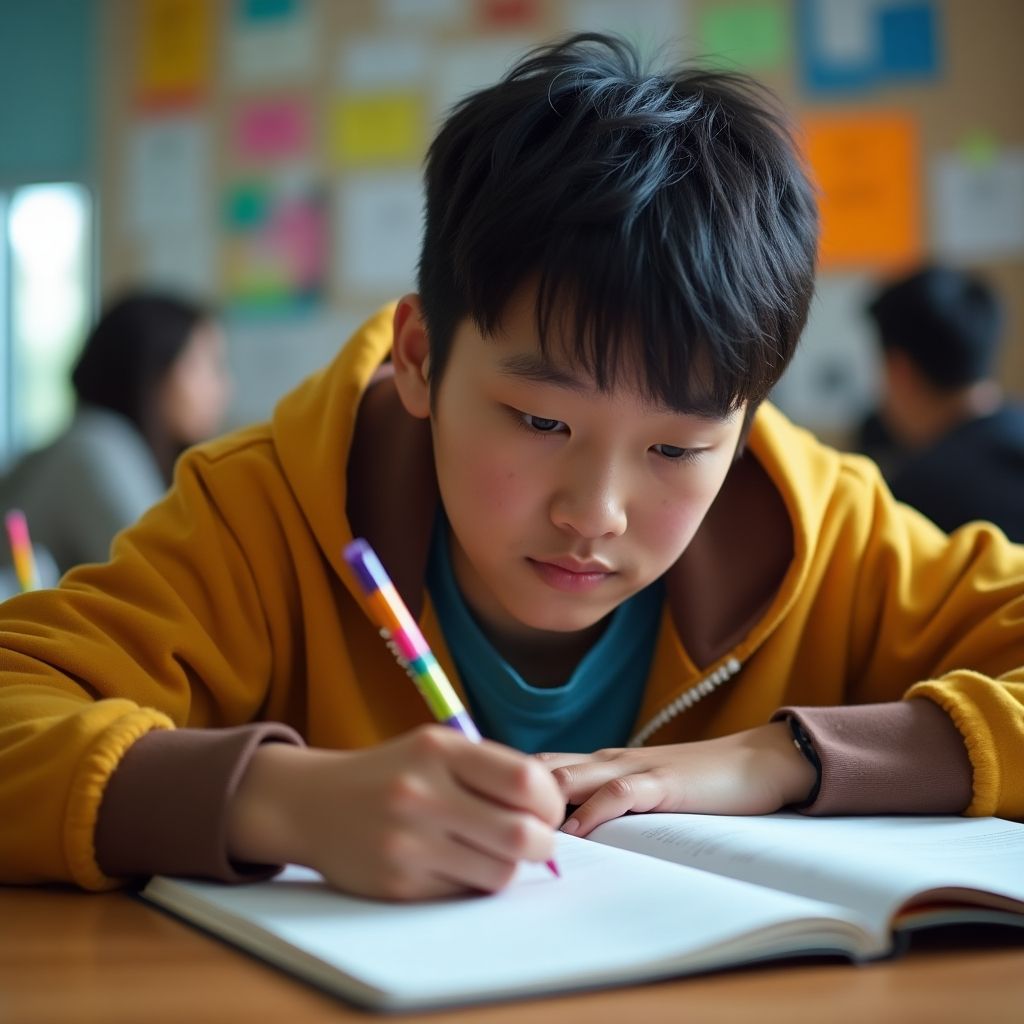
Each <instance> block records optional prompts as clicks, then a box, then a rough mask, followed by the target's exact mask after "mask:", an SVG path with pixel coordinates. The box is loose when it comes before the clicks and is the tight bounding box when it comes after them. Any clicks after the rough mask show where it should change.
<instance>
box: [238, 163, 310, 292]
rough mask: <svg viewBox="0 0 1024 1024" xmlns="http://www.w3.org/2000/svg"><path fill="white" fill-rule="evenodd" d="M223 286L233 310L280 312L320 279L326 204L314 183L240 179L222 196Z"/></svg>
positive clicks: (308, 290)
mask: <svg viewBox="0 0 1024 1024" xmlns="http://www.w3.org/2000/svg"><path fill="white" fill-rule="evenodd" d="M224 228H225V231H224V249H223V256H224V267H223V269H224V292H225V295H226V298H227V303H228V305H229V307H230V308H231V310H232V311H233V312H284V311H288V310H296V309H304V308H307V307H308V306H310V305H311V304H312V303H314V302H315V301H316V300H318V299H319V298H320V297H321V295H322V293H323V287H324V283H325V275H326V268H327V259H326V239H327V225H326V210H325V206H324V202H323V193H322V190H321V189H320V188H318V187H317V186H316V185H315V183H313V182H312V181H308V182H305V183H301V182H298V183H297V182H295V181H291V182H288V183H287V184H285V183H284V182H283V180H279V181H276V182H270V181H242V182H236V183H235V184H234V185H232V186H231V187H230V188H229V189H228V191H227V193H226V195H225V198H224Z"/></svg>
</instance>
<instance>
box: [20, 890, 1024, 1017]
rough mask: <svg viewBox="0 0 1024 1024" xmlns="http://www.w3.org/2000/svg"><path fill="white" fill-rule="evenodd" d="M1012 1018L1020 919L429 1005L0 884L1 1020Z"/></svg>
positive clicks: (52, 893) (118, 901)
mask: <svg viewBox="0 0 1024 1024" xmlns="http://www.w3.org/2000/svg"><path fill="white" fill-rule="evenodd" d="M356 1019H360V1020H364V1021H365V1020H371V1019H372V1020H381V1021H388V1020H396V1021H402V1022H403V1024H404V1022H410V1024H411V1022H417V1021H431V1022H434V1024H437V1022H438V1021H454V1022H456V1024H476V1022H482V1024H483V1022H487V1024H519V1022H522V1021H524V1020H528V1021H529V1022H530V1024H556V1022H557V1024H572V1022H576V1021H579V1022H584V1021H585V1022H587V1024H621V1022H623V1021H625V1022H629V1024H651V1022H658V1021H672V1022H686V1024H689V1022H703V1021H726V1022H730V1021H740V1022H744V1024H746V1022H752V1024H774V1022H779V1024H802V1022H806V1024H834V1022H837V1021H839V1022H842V1021H864V1022H868V1024H890V1022H891V1024H897V1022H898V1024H910V1022H914V1021H927V1022H929V1024H939V1022H951V1024H952V1022H954V1021H956V1022H963V1021H968V1022H971V1024H1004V1022H1005V1024H1011V1022H1012V1024H1021V1022H1022V1021H1024V930H1019V929H1018V930H1016V931H1013V930H1010V929H1003V930H1000V931H999V932H997V933H994V932H992V931H984V930H981V929H974V930H971V931H966V930H961V931H959V932H958V933H957V934H956V936H955V939H954V938H953V937H952V936H950V935H949V934H948V933H947V934H942V935H939V934H935V935H932V936H922V937H919V939H918V940H916V945H915V948H914V949H912V950H911V951H910V952H909V953H908V954H907V955H905V956H904V957H902V958H901V959H899V960H895V961H887V962H884V963H876V964H870V965H867V966H859V967H855V966H852V965H848V964H845V963H838V962H828V963H816V964H815V963H808V962H806V961H804V962H801V963H789V964H786V965H771V966H765V967H760V968H753V969H744V970H736V971H730V972H726V973H722V974H715V975H706V976H703V977H696V978H688V979H681V980H679V981H672V982H666V983H661V984H655V985H644V986H638V987H634V988H620V989H609V990H607V991H602V992H589V993H585V994H582V995H573V996H562V997H558V998H553V999H543V1000H536V999H535V1000H528V1001H522V1002H515V1003H504V1004H498V1005H493V1006H487V1007H474V1008H470V1009H463V1010H447V1011H439V1012H436V1013H429V1014H410V1015H398V1016H387V1017H384V1016H380V1015H374V1014H368V1013H365V1012H362V1011H360V1010H357V1009H354V1008H353V1007H351V1006H350V1005H348V1004H346V1003H343V1002H340V1001H338V1000H336V999H334V998H333V997H330V996H327V995H325V994H323V993H321V992H319V991H318V990H316V989H314V988H312V987H310V986H308V985H306V984H304V983H302V982H300V981H298V980H295V979H293V978H291V977H289V976H288V975H286V974H283V973H281V972H280V971H277V970H275V969H273V968H271V967H268V966H266V965H265V964H262V963H261V962H259V961H257V960H255V959H253V958H251V957H249V956H247V955H245V954H243V953H240V952H237V951H236V950H234V949H232V948H230V947H228V946H226V945H223V944H222V943H220V942H218V941H216V940H214V939H212V938H210V937H208V936H206V935H204V934H203V933H201V932H198V931H196V930H195V929H193V928H191V927H190V926H188V925H185V924H183V923H181V922H179V921H177V920H175V919H173V918H171V917H169V916H167V915H165V914H163V913H162V912H160V911H158V910H156V909H155V908H152V907H149V906H147V905H145V904H143V903H141V902H139V901H138V900H136V899H134V898H132V897H131V896H129V895H126V894H124V893H107V894H104V895H91V894H86V893H79V892H72V891H69V890H65V889H56V888H49V889H17V888H3V887H0V1021H3V1022H4V1024H44V1022H45V1024H91V1022H95V1024H207V1022H210V1024H214V1022H215V1024H230V1022H234V1021H240V1022H244V1024H258V1022H263V1021H274V1022H278V1021H280V1022H286V1024H320V1022H325V1021H333V1022H338V1021H346V1020H356Z"/></svg>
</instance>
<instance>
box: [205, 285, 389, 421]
mask: <svg viewBox="0 0 1024 1024" xmlns="http://www.w3.org/2000/svg"><path fill="white" fill-rule="evenodd" d="M373 310H374V306H373V305H372V304H369V305H366V306H365V307H361V308H360V309H359V310H357V311H353V312H346V313H339V312H337V311H334V310H329V309H322V310H318V311H314V312H310V314H309V315H308V316H302V317H293V318H290V319H289V320H288V323H287V328H286V329H285V328H282V325H281V323H280V322H279V321H277V320H276V319H275V318H273V317H271V318H269V319H267V320H262V321H261V320H257V319H253V318H251V317H248V318H241V319H234V318H228V319H227V320H226V321H225V328H226V331H227V338H228V358H229V362H230V365H231V374H232V377H233V378H234V384H235V386H234V389H233V395H234V397H233V399H232V403H231V410H230V413H229V423H228V425H229V426H240V425H242V424H245V423H253V422H258V421H260V420H264V419H267V418H268V417H269V416H270V414H271V412H272V411H273V408H274V406H275V405H276V404H277V401H278V399H279V398H281V396H282V395H284V394H286V393H287V392H288V391H290V390H291V389H292V388H293V387H295V386H296V385H297V384H299V383H300V382H301V381H302V380H303V379H305V378H306V377H307V376H309V374H311V373H314V372H315V371H316V370H319V369H320V368H321V367H322V366H325V365H326V364H327V363H329V362H330V361H331V360H332V359H333V358H334V356H335V355H337V353H338V351H339V350H340V349H341V347H342V345H344V344H345V341H346V339H348V338H349V337H350V336H351V335H352V334H353V332H354V331H355V330H356V328H357V327H358V326H359V325H360V324H361V323H362V322H363V321H364V320H365V319H366V318H367V317H368V316H370V315H371V314H372V313H373Z"/></svg>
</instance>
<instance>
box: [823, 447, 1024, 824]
mask: <svg viewBox="0 0 1024 1024" xmlns="http://www.w3.org/2000/svg"><path fill="white" fill-rule="evenodd" d="M852 466H853V468H854V470H855V471H857V472H858V475H860V476H861V477H862V479H861V484H862V488H861V494H862V495H863V494H866V495H867V499H866V500H867V502H868V503H869V504H868V509H867V510H865V509H864V508H863V506H862V507H861V512H864V511H867V512H868V514H866V515H861V516H859V517H857V520H856V521H859V522H861V523H862V524H863V525H860V526H858V527H857V529H858V530H860V531H861V532H860V537H859V542H858V543H856V545H855V546H854V547H853V549H854V550H856V551H857V553H858V557H856V558H855V559H854V561H853V567H852V569H851V573H850V576H849V577H848V582H849V584H850V588H851V593H850V601H851V604H850V606H849V628H850V632H849V634H848V645H847V657H848V659H849V670H850V676H849V678H850V679H851V681H852V682H851V686H850V689H849V692H848V702H849V703H854V704H873V703H875V702H880V701H886V700H893V699H895V698H896V697H897V696H900V695H902V696H903V697H904V698H905V699H907V701H908V703H910V704H912V705H916V704H918V703H919V702H920V701H926V702H930V703H931V704H933V705H934V706H936V707H937V708H938V709H940V710H941V711H942V712H943V713H944V714H943V715H942V716H941V728H939V725H938V724H937V723H939V721H940V720H938V719H930V721H929V723H926V724H925V725H924V727H923V729H924V731H922V732H911V733H907V735H908V736H910V735H917V736H925V735H926V734H927V735H929V736H931V740H929V741H928V749H929V750H931V752H932V755H936V752H938V751H945V753H942V754H938V755H936V756H935V757H932V764H933V766H936V765H938V764H939V763H940V762H943V761H944V762H945V765H946V767H948V768H952V767H953V766H955V764H956V763H957V760H958V759H961V760H962V759H963V758H964V752H966V761H967V763H968V764H969V773H970V777H971V779H972V787H971V792H970V794H969V798H968V799H967V801H966V808H965V813H967V814H970V815H1000V816H1003V817H1007V818H1024V546H1020V545H1016V544H1012V543H1011V542H1010V541H1008V540H1007V539H1006V537H1005V535H1004V534H1002V533H1001V532H1000V531H999V530H998V529H997V528H995V527H993V526H990V525H989V524H981V523H976V524H971V525H968V526H965V527H962V528H961V529H959V530H957V531H956V532H954V533H953V534H950V535H947V534H945V533H943V532H942V531H941V530H940V529H939V528H938V527H936V526H935V525H934V524H932V523H931V522H930V521H929V520H927V519H926V518H925V517H924V516H922V515H921V514H920V513H918V512H916V511H915V510H913V509H911V508H909V507H908V506H906V505H903V504H900V503H898V502H896V501H895V500H894V499H893V498H892V495H891V494H890V493H889V491H888V488H887V487H886V486H885V484H884V483H883V482H882V481H881V480H880V478H879V477H878V474H877V471H876V470H874V468H873V467H871V468H870V470H867V471H865V469H864V466H863V460H860V461H857V462H853V463H852ZM858 466H859V467H860V469H859V470H857V467H858ZM864 476H866V477H867V479H866V481H865V480H864V479H863V478H864ZM865 484H866V486H863V485H865ZM851 521H854V520H851ZM833 639H834V638H833ZM908 679H909V680H912V681H913V682H912V684H911V685H909V686H906V685H903V686H902V687H900V688H899V689H900V692H897V693H893V690H894V688H895V687H894V681H895V680H908ZM894 714H895V716H896V717H894V718H892V720H891V722H892V728H893V729H894V730H895V733H894V734H900V733H901V729H902V728H903V727H902V726H901V725H900V721H902V720H901V719H899V715H901V714H902V715H904V717H905V718H906V712H905V711H897V712H894ZM869 719H870V721H869ZM907 721H908V722H909V721H910V719H909V718H907ZM915 721H916V722H917V726H918V727H922V723H923V722H924V719H922V718H917V719H915ZM879 723H881V725H880V726H879ZM863 724H864V728H865V729H866V730H867V732H866V733H865V736H867V735H868V734H869V733H872V730H874V733H873V734H874V735H875V736H876V738H877V737H878V736H879V735H881V736H884V735H885V731H886V729H888V728H889V726H888V725H886V724H885V722H884V721H883V719H881V718H879V717H878V716H877V714H876V715H874V716H872V715H868V716H866V717H864V718H863ZM904 724H906V723H904ZM932 726H934V728H932ZM950 726H952V728H950ZM879 727H880V728H881V733H879V732H878V728H879ZM810 728H811V731H812V732H813V731H814V729H815V726H814V724H813V723H810ZM851 728H852V727H851ZM822 729H823V732H822V742H823V743H824V744H828V743H830V742H833V741H834V740H835V738H836V733H835V729H834V728H833V727H832V726H828V727H827V728H826V727H825V726H824V725H823V726H822ZM830 737H831V739H830ZM949 737H958V738H959V740H960V745H959V746H958V747H955V748H954V747H950V746H949V743H948V739H949ZM865 742H867V743H868V747H870V742H869V741H868V740H865ZM922 742H923V741H922ZM920 754H921V758H922V759H924V761H927V759H928V756H929V755H928V752H927V751H926V750H925V749H924V748H921V750H920ZM929 774H931V776H932V777H933V778H932V781H933V782H934V781H935V779H936V778H938V776H935V774H934V772H929V771H925V772H924V773H923V774H922V775H920V776H919V777H918V779H917V781H918V783H919V784H920V785H925V783H926V781H927V780H926V776H928V775H929ZM823 775H824V765H823ZM955 793H956V787H955V785H954V786H953V787H952V789H951V790H949V791H948V793H947V795H949V794H953V796H954V802H955V800H956V799H957V798H956V797H955Z"/></svg>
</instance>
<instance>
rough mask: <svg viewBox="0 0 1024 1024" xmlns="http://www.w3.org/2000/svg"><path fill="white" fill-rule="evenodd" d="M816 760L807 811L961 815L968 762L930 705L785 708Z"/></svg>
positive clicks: (945, 720)
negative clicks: (817, 772)
mask: <svg viewBox="0 0 1024 1024" xmlns="http://www.w3.org/2000/svg"><path fill="white" fill-rule="evenodd" d="M789 715H793V716H795V717H796V718H797V719H798V720H799V721H800V723H801V724H802V725H803V727H804V729H805V730H806V732H807V733H808V735H809V737H810V739H811V742H812V743H813V745H814V749H815V751H816V752H817V754H818V757H819V759H820V761H821V786H820V789H819V791H818V795H817V798H816V799H815V800H814V802H813V803H812V804H811V805H810V806H808V807H806V808H801V809H802V810H804V811H805V812H806V813H808V814H823V815H824V814H960V813H961V812H962V811H963V810H964V809H965V808H966V807H967V805H968V804H969V803H970V801H971V763H970V760H969V759H968V756H967V750H966V748H965V746H964V742H963V739H962V737H961V736H960V733H959V732H958V731H957V729H956V727H955V726H954V725H953V723H952V721H951V720H950V719H949V717H948V716H947V715H946V714H945V713H944V712H943V711H942V710H941V709H940V708H939V707H938V706H936V705H935V704H933V703H932V702H931V701H929V700H906V701H893V702H892V703H888V704H862V705H855V706H852V707H831V708H815V707H799V708H797V707H790V708H781V709H780V710H779V711H777V712H776V714H775V716H774V718H775V719H776V720H779V719H783V718H786V717H788V716H789Z"/></svg>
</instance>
